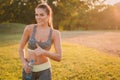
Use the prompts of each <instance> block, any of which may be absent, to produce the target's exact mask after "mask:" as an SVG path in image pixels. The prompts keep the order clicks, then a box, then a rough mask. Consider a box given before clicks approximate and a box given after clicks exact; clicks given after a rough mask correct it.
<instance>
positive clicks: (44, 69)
mask: <svg viewBox="0 0 120 80" xmlns="http://www.w3.org/2000/svg"><path fill="white" fill-rule="evenodd" d="M35 19H36V22H37V23H36V24H30V25H27V26H26V27H25V29H24V33H23V36H22V40H21V43H20V48H19V53H20V57H21V60H22V64H23V72H22V80H26V76H27V75H28V74H29V73H30V74H31V73H32V75H31V76H30V78H31V79H30V80H51V79H52V78H51V76H52V75H51V65H50V61H49V58H50V59H52V60H55V61H58V62H60V61H61V58H62V48H61V35H60V32H59V31H58V30H55V29H53V25H52V10H51V8H50V6H49V5H48V4H46V3H44V4H43V3H42V4H39V5H38V6H37V7H36V8H35ZM27 43H28V56H27V57H26V58H25V57H24V53H25V52H24V47H25V45H26V44H27ZM52 44H54V48H55V52H51V51H50V49H51V46H52ZM31 60H32V62H34V63H33V65H32V68H31V67H29V63H30V62H31Z"/></svg>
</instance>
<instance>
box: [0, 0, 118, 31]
mask: <svg viewBox="0 0 120 80" xmlns="http://www.w3.org/2000/svg"><path fill="white" fill-rule="evenodd" d="M42 1H47V3H48V4H49V5H50V6H51V7H52V10H53V23H54V28H55V29H60V30H80V29H85V30H89V29H120V25H119V22H120V20H119V19H117V18H116V17H119V16H120V10H118V9H117V8H116V7H115V6H109V5H105V4H104V3H103V2H104V1H105V0H1V1H0V5H1V6H0V17H1V18H0V23H6V22H7V23H8V22H9V23H11V22H14V23H23V24H32V23H33V24H34V23H36V21H35V18H34V9H35V7H36V6H37V4H39V3H41V2H42ZM112 14H114V15H112ZM116 15H117V16H116ZM109 16H111V17H109Z"/></svg>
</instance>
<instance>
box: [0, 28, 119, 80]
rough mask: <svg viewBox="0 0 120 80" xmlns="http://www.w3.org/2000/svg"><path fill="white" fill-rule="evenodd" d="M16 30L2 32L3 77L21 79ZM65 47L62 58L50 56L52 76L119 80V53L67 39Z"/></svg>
mask: <svg viewBox="0 0 120 80" xmlns="http://www.w3.org/2000/svg"><path fill="white" fill-rule="evenodd" d="M15 29H16V28H15ZM19 29H20V30H21V31H22V30H23V28H18V31H17V32H19ZM2 30H4V29H2ZM6 30H7V28H5V30H4V31H6ZM14 31H16V30H14V28H12V30H11V32H9V31H8V32H3V33H2V34H0V80H21V71H22V64H21V61H20V57H19V54H18V48H19V43H20V39H21V35H22V34H21V33H22V32H21V31H20V32H21V33H19V34H18V33H16V32H14ZM14 33H16V34H14ZM62 48H63V58H62V61H61V62H55V61H53V60H51V64H52V74H53V80H120V74H119V72H120V58H119V57H115V56H111V55H108V54H105V53H103V52H99V51H97V50H95V49H93V48H87V47H85V46H81V45H77V44H70V43H67V42H63V43H62ZM51 51H53V48H52V50H51Z"/></svg>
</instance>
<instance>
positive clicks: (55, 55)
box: [44, 30, 62, 62]
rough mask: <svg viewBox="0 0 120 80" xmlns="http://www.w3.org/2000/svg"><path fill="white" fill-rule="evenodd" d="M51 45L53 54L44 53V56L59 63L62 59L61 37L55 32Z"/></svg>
mask: <svg viewBox="0 0 120 80" xmlns="http://www.w3.org/2000/svg"><path fill="white" fill-rule="evenodd" d="M53 44H54V48H55V53H52V52H50V51H45V54H44V55H45V56H47V57H49V58H51V59H53V60H55V61H58V62H60V61H61V59H62V47H61V35H60V32H59V31H57V30H55V32H54V35H53Z"/></svg>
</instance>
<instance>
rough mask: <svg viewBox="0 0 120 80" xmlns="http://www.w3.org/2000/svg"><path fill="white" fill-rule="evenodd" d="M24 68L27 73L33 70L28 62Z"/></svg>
mask: <svg viewBox="0 0 120 80" xmlns="http://www.w3.org/2000/svg"><path fill="white" fill-rule="evenodd" d="M23 68H24V70H25V73H30V72H31V67H29V66H28V62H24V63H23Z"/></svg>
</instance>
